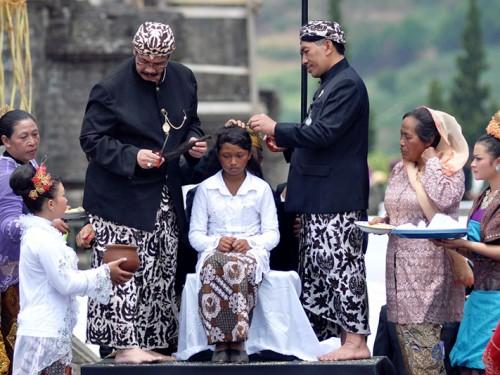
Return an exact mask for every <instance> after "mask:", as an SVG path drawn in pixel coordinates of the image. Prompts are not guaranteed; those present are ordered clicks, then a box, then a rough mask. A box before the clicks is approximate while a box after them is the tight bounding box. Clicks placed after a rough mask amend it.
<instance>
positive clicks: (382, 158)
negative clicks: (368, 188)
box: [368, 151, 397, 173]
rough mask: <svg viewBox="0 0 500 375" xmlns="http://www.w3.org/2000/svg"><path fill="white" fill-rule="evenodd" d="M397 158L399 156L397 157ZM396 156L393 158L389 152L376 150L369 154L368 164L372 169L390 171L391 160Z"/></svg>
mask: <svg viewBox="0 0 500 375" xmlns="http://www.w3.org/2000/svg"><path fill="white" fill-rule="evenodd" d="M396 158H397V157H396ZM394 159H395V158H391V157H390V156H389V154H387V153H385V152H381V151H374V152H370V153H369V154H368V165H369V166H370V169H371V170H372V171H382V172H386V173H389V172H390V170H389V167H390V164H391V161H393V160H394Z"/></svg>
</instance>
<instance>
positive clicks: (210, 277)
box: [199, 251, 258, 345]
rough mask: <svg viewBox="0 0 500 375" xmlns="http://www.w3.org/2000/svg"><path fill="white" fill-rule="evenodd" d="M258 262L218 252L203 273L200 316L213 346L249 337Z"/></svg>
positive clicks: (253, 259) (239, 255)
mask: <svg viewBox="0 0 500 375" xmlns="http://www.w3.org/2000/svg"><path fill="white" fill-rule="evenodd" d="M255 265H256V261H255V258H253V257H252V256H250V255H246V254H242V253H222V252H219V251H216V252H215V253H214V254H212V255H210V256H208V257H207V259H206V260H205V262H204V263H203V266H202V268H201V271H200V281H201V284H202V286H201V289H200V292H199V306H200V315H201V320H202V323H203V327H204V329H205V332H206V334H207V338H208V343H209V344H210V345H212V344H216V343H223V342H243V341H246V340H247V338H248V330H249V327H250V323H251V321H252V312H253V308H254V307H255V302H256V298H257V287H258V286H257V284H256V283H255Z"/></svg>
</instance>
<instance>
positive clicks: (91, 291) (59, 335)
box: [10, 164, 132, 375]
mask: <svg viewBox="0 0 500 375" xmlns="http://www.w3.org/2000/svg"><path fill="white" fill-rule="evenodd" d="M10 186H11V188H12V190H13V191H14V193H15V194H16V195H19V196H21V197H22V199H23V203H24V204H25V206H26V208H27V209H28V211H29V212H30V213H31V214H30V215H26V216H22V217H21V218H20V222H21V225H22V226H23V229H24V230H23V234H22V237H21V255H20V261H19V285H20V305H21V310H20V313H19V316H18V330H17V339H16V344H15V350H14V362H13V369H14V375H21V374H22V375H37V374H50V375H64V374H65V371H66V367H67V366H68V365H69V364H70V363H71V335H72V331H73V328H74V326H75V324H76V319H77V313H78V311H77V308H78V305H77V302H76V298H75V296H76V295H88V296H89V297H91V298H95V299H97V300H98V301H99V302H101V303H107V301H108V300H109V297H110V291H111V282H114V283H123V282H126V281H127V280H129V279H130V278H131V277H132V274H131V273H129V272H126V271H124V270H122V269H121V268H120V264H121V263H123V262H124V261H125V260H126V259H125V258H122V259H119V260H117V261H114V262H110V263H108V264H104V265H102V266H101V267H99V268H97V269H91V270H88V271H79V270H78V269H77V262H78V260H77V257H76V254H75V252H74V251H73V249H71V248H70V247H68V246H67V245H66V242H65V240H64V237H63V236H62V234H61V233H60V232H59V231H58V230H57V229H56V228H54V227H53V226H52V225H51V222H52V221H53V220H54V219H57V218H62V216H63V215H64V211H65V210H66V204H67V202H68V201H67V199H66V197H65V196H64V186H63V184H62V182H61V181H60V180H58V179H55V178H54V179H52V178H51V176H50V174H47V173H46V168H45V166H44V165H42V166H40V167H38V168H36V170H35V168H33V167H32V166H31V165H30V164H24V165H22V166H20V167H18V168H17V169H16V170H15V171H14V172H13V173H12V175H11V177H10Z"/></svg>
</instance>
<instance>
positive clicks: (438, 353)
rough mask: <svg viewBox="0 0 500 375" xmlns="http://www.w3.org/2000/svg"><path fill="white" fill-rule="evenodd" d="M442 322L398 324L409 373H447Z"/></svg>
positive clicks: (401, 346)
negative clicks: (442, 339)
mask: <svg viewBox="0 0 500 375" xmlns="http://www.w3.org/2000/svg"><path fill="white" fill-rule="evenodd" d="M441 328H442V325H441V324H434V323H421V324H396V333H397V335H398V340H399V346H400V348H401V354H402V356H403V363H404V364H405V367H406V372H407V373H408V375H445V374H446V370H445V367H444V356H445V351H444V344H443V342H442V341H441V338H440V337H441Z"/></svg>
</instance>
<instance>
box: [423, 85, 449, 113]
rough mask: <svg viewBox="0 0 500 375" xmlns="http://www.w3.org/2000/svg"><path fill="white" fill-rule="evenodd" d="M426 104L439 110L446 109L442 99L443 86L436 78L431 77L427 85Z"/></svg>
mask: <svg viewBox="0 0 500 375" xmlns="http://www.w3.org/2000/svg"><path fill="white" fill-rule="evenodd" d="M427 105H428V106H429V107H431V108H434V109H438V110H440V111H446V107H447V105H446V104H445V100H444V93H443V86H441V83H440V82H439V81H438V80H437V79H433V80H432V81H431V83H430V85H429V96H428V99H427Z"/></svg>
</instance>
